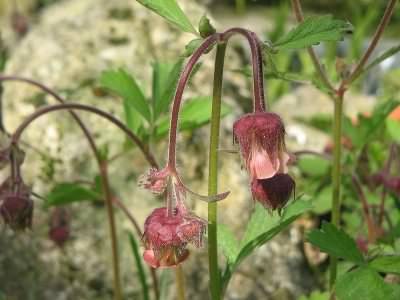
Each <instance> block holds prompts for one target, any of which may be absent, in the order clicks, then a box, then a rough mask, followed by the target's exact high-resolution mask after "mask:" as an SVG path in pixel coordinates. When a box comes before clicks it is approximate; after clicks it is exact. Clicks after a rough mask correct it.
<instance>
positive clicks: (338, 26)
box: [274, 16, 353, 50]
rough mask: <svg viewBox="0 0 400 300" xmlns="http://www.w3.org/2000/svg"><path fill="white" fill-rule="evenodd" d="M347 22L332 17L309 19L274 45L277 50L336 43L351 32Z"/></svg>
mask: <svg viewBox="0 0 400 300" xmlns="http://www.w3.org/2000/svg"><path fill="white" fill-rule="evenodd" d="M352 28H353V27H352V26H351V24H350V23H349V22H346V21H343V20H337V19H333V18H332V16H321V17H310V18H307V19H305V20H304V22H302V23H300V24H299V25H298V26H297V27H295V28H293V29H292V30H291V31H289V32H288V33H287V34H286V35H284V36H283V37H282V38H280V39H279V40H278V41H277V42H276V43H274V48H276V49H278V50H288V49H301V48H306V47H310V46H312V45H315V44H318V43H320V42H328V41H338V40H340V39H342V38H343V35H344V34H345V33H346V32H349V31H351V30H352Z"/></svg>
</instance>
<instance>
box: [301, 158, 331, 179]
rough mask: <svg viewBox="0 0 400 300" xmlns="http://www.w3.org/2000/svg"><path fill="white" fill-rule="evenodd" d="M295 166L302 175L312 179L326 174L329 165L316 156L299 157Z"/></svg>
mask: <svg viewBox="0 0 400 300" xmlns="http://www.w3.org/2000/svg"><path fill="white" fill-rule="evenodd" d="M297 165H298V167H299V169H300V170H301V171H302V172H303V173H304V174H306V175H309V176H312V177H321V176H324V175H326V174H327V172H328V171H329V169H330V166H331V163H330V162H329V161H328V160H326V159H324V158H322V157H318V156H312V157H310V156H301V157H300V158H299V159H298V161H297Z"/></svg>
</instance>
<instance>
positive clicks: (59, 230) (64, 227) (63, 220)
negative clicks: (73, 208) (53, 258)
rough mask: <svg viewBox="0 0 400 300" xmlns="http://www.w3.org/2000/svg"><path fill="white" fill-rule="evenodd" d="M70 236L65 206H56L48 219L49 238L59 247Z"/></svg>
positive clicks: (68, 219)
mask: <svg viewBox="0 0 400 300" xmlns="http://www.w3.org/2000/svg"><path fill="white" fill-rule="evenodd" d="M69 237H70V218H69V214H68V211H67V210H66V209H65V208H62V207H57V208H55V209H54V210H53V212H52V214H51V219H50V230H49V238H50V239H51V240H52V241H53V242H54V243H55V244H56V245H57V246H59V247H62V246H64V244H65V242H66V241H67V240H68V239H69Z"/></svg>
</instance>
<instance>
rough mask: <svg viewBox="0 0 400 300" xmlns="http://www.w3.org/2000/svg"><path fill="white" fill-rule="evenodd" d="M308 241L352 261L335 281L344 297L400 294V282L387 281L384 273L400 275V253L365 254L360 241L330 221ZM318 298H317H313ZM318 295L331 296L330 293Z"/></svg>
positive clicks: (361, 298) (350, 299)
mask: <svg viewBox="0 0 400 300" xmlns="http://www.w3.org/2000/svg"><path fill="white" fill-rule="evenodd" d="M308 241H309V242H310V243H312V244H313V245H315V246H317V247H319V248H320V249H321V251H323V252H326V253H328V254H329V255H331V256H333V257H336V258H340V259H344V260H346V261H347V262H350V265H348V267H347V270H346V272H344V273H342V274H340V276H339V278H338V279H337V282H336V285H335V293H336V297H337V298H338V299H340V300H358V299H359V300H375V299H387V300H392V299H393V300H395V299H399V297H400V286H398V285H394V284H389V283H387V282H385V281H384V280H383V278H382V276H381V275H380V273H385V274H397V275H400V256H399V255H393V254H391V255H379V256H378V255H377V256H372V257H368V256H367V257H365V256H364V255H363V254H362V253H361V252H360V250H359V248H358V246H357V244H356V241H355V240H354V239H353V238H352V237H350V236H349V235H348V234H346V233H345V232H344V231H343V230H340V229H338V228H336V227H335V226H334V225H332V224H330V223H323V224H322V226H321V229H316V230H313V231H311V232H310V233H309V234H308ZM311 299H314V298H311ZM317 299H321V300H322V299H326V300H327V299H329V297H328V295H327V294H323V295H319V298H317Z"/></svg>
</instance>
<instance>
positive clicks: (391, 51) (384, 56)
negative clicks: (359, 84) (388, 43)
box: [362, 45, 400, 73]
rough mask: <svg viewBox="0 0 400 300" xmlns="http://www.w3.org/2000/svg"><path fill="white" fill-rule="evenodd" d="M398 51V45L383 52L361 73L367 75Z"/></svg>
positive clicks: (399, 46)
mask: <svg viewBox="0 0 400 300" xmlns="http://www.w3.org/2000/svg"><path fill="white" fill-rule="evenodd" d="M399 51H400V45H397V46H394V47H391V48H389V49H388V50H386V51H385V52H383V53H382V54H381V55H379V56H378V57H377V58H375V59H374V60H373V61H372V62H371V63H370V64H369V65H368V66H366V67H365V68H363V70H362V72H363V73H367V72H368V71H370V70H371V69H372V68H373V67H375V66H377V65H379V64H380V63H381V62H383V61H384V60H386V59H387V58H389V57H391V56H393V55H395V54H396V53H397V52H399Z"/></svg>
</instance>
